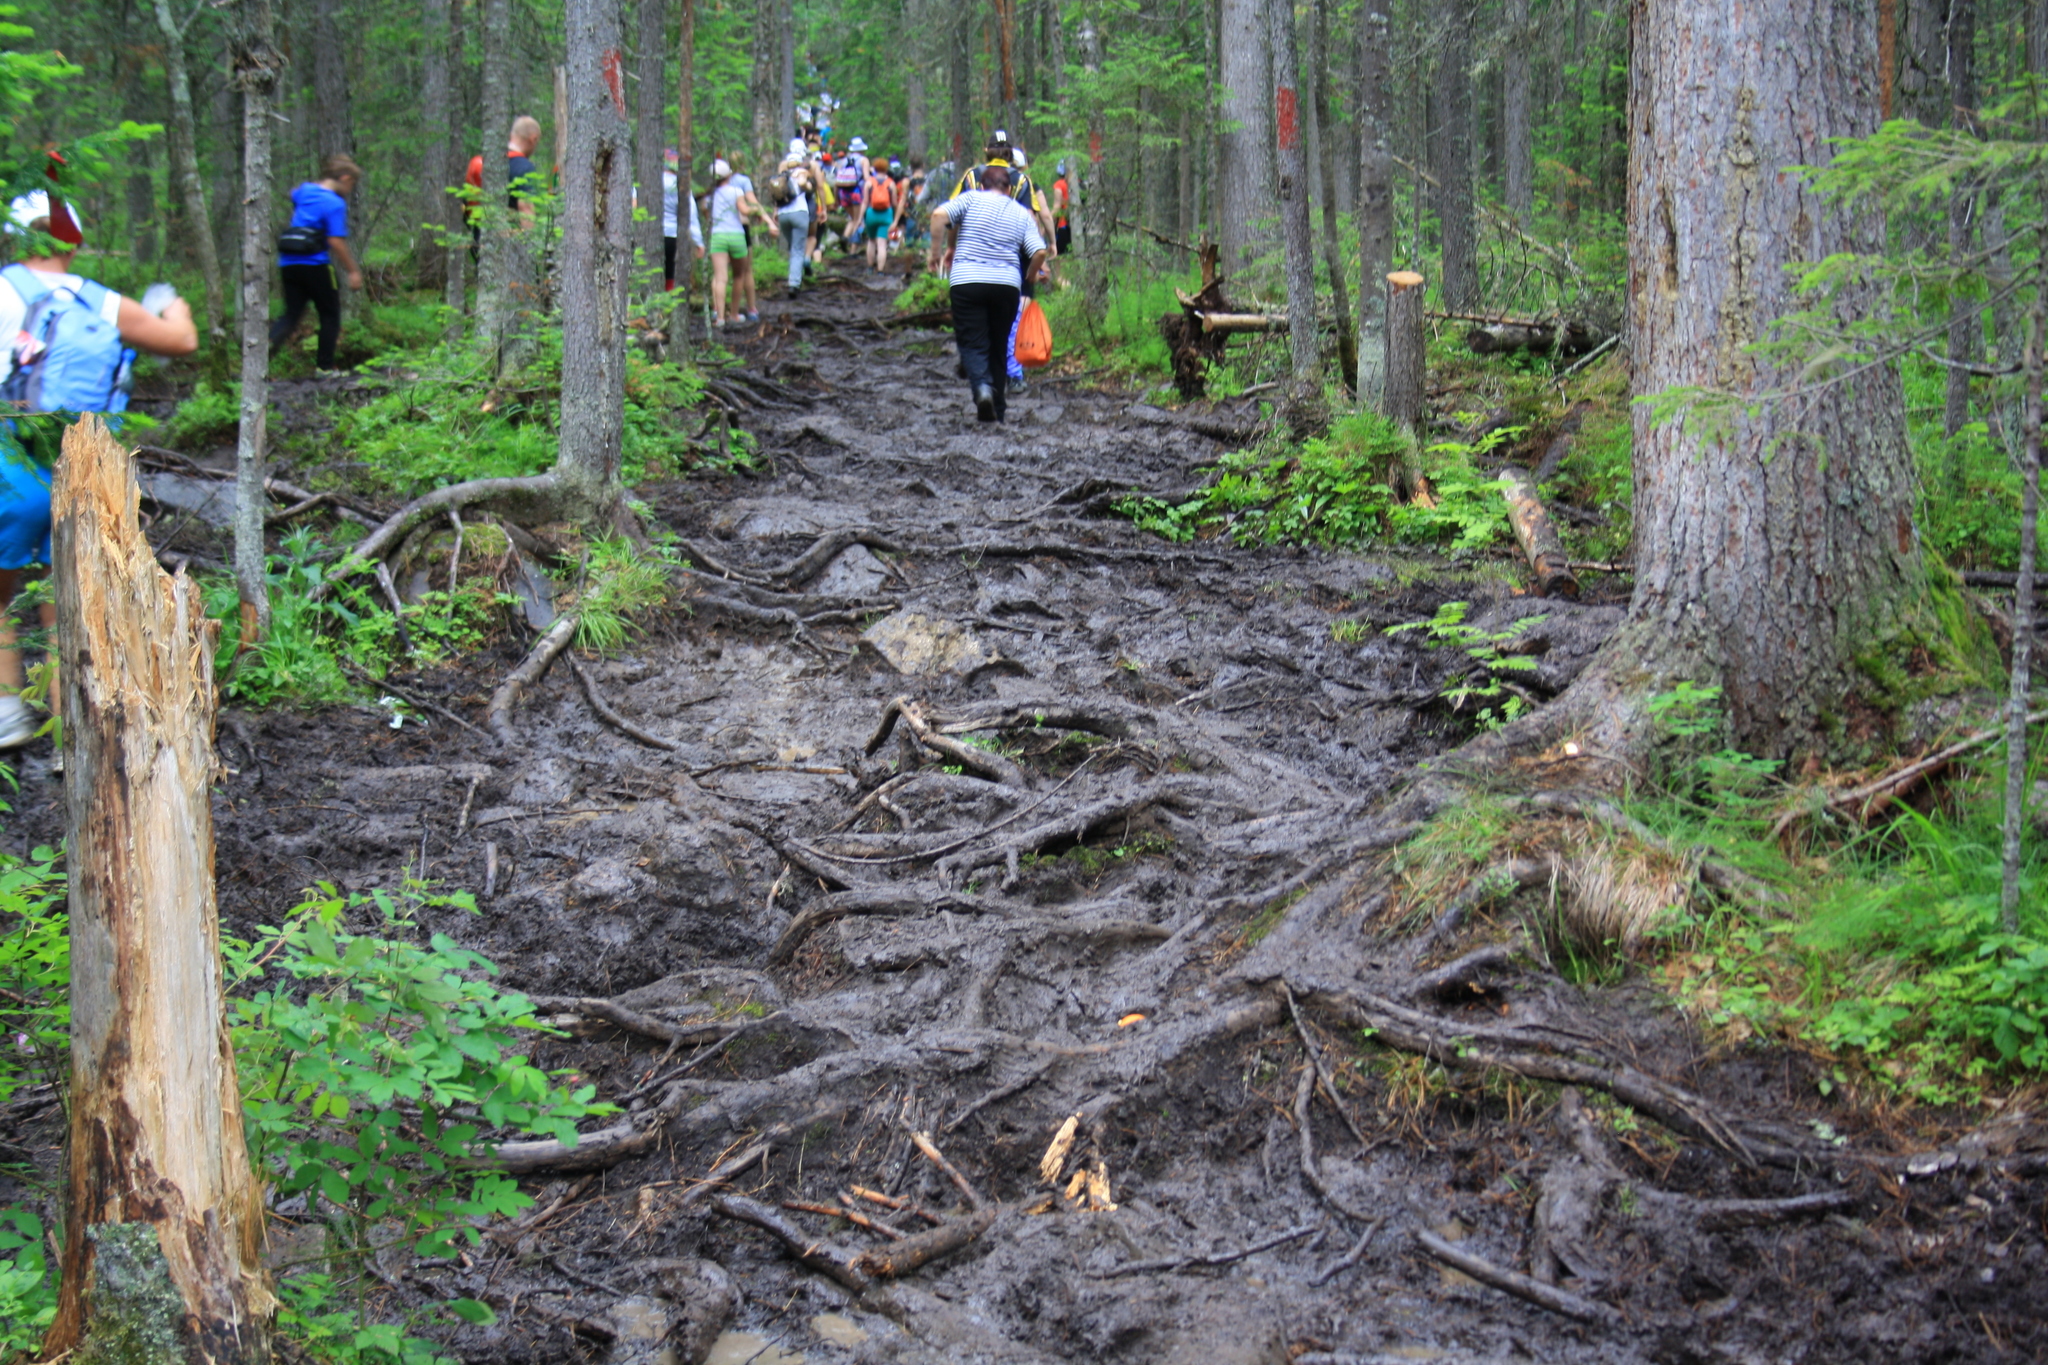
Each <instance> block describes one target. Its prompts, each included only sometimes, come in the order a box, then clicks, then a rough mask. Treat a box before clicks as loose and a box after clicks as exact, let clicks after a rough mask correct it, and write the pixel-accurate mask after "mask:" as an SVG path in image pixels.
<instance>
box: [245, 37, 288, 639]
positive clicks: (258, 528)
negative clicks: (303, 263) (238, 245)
mask: <svg viewBox="0 0 2048 1365" xmlns="http://www.w3.org/2000/svg"><path fill="white" fill-rule="evenodd" d="M273 27H274V26H273V23H272V19H271V11H270V0H241V23H240V31H239V32H238V33H237V34H236V46H235V52H234V73H235V82H236V84H237V85H239V86H240V87H241V92H242V303H241V324H242V326H241V332H242V414H241V415H242V422H241V431H240V434H239V435H238V436H237V438H236V442H235V590H236V592H237V594H238V595H239V596H240V598H241V610H242V636H241V638H242V647H243V648H245V649H246V648H248V647H249V646H251V645H253V644H255V643H256V642H257V641H259V640H261V639H262V638H263V637H264V636H266V635H268V634H269V633H270V587H269V578H268V571H269V567H270V566H269V563H268V560H267V556H266V553H265V549H264V543H263V509H264V494H263V479H264V471H263V466H264V461H265V458H266V452H267V448H268V440H269V421H270V272H271V269H272V265H273V263H274V261H275V260H276V254H277V248H276V241H275V239H274V238H273V237H272V235H271V226H270V126H271V118H270V103H271V99H272V97H273V96H274V95H275V94H276V92H277V85H278V73H279V72H281V71H282V70H283V69H284V57H283V56H282V55H281V54H280V53H279V52H278V50H277V47H276V44H275V41H274V38H273Z"/></svg>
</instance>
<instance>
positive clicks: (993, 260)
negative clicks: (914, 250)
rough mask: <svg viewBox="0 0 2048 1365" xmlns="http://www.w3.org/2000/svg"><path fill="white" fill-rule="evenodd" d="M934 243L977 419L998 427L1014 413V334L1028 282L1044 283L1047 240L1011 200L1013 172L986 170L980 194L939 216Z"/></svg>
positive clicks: (936, 216)
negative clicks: (1010, 358) (1010, 363)
mask: <svg viewBox="0 0 2048 1365" xmlns="http://www.w3.org/2000/svg"><path fill="white" fill-rule="evenodd" d="M932 237H933V239H934V242H935V243H936V242H940V241H943V242H944V243H945V245H944V247H943V248H942V250H941V252H940V255H939V269H941V270H943V271H945V272H946V278H947V280H948V281H949V282H950V283H951V285H952V287H953V288H952V302H953V340H954V343H955V344H956V345H957V346H958V347H959V348H960V365H961V368H963V369H964V370H965V371H966V372H967V386H968V388H969V389H970V390H972V391H973V394H974V415H975V418H976V419H977V420H978V421H983V422H1000V421H1002V420H1003V417H1004V414H1005V413H1006V412H1007V411H1008V404H1007V403H1006V402H1005V390H1006V388H1007V387H1008V378H1009V376H1008V375H1007V374H1006V372H1005V371H1006V370H1007V368H1008V367H1007V366H1006V365H1005V363H1004V360H1005V354H1004V353H1005V350H1006V349H1007V347H1008V345H1009V337H1010V327H1011V324H1013V323H1014V322H1016V320H1017V308H1018V304H1019V300H1020V297H1021V295H1022V293H1023V288H1024V281H1025V279H1026V278H1027V277H1028V278H1031V279H1043V278H1045V274H1044V272H1045V237H1044V235H1043V234H1041V233H1040V232H1039V230H1038V222H1037V220H1036V219H1035V218H1034V217H1033V216H1032V214H1031V211H1030V210H1029V209H1027V208H1025V207H1024V206H1023V205H1022V204H1019V203H1018V202H1017V201H1016V200H1015V199H1012V198H1011V197H1010V168H1009V167H1008V166H987V167H984V168H983V169H982V172H981V188H980V189H978V190H972V191H969V192H968V193H966V194H962V195H959V196H957V197H955V198H954V199H952V200H951V201H950V202H948V203H945V204H942V205H940V206H939V207H938V208H936V209H934V210H933V211H932ZM1020 262H1021V263H1022V265H1021V268H1020Z"/></svg>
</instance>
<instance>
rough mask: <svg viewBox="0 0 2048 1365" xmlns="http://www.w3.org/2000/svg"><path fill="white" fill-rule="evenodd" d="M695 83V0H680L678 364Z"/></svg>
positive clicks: (683, 349) (689, 278) (673, 347)
mask: <svg viewBox="0 0 2048 1365" xmlns="http://www.w3.org/2000/svg"><path fill="white" fill-rule="evenodd" d="M696 84H697V0H683V4H682V14H681V16H680V17H679V19H678V21H677V34H676V302H675V307H674V308H673V309H671V310H670V312H669V321H668V355H669V359H670V360H673V361H675V362H676V363H678V364H681V363H682V362H683V361H684V360H686V359H688V357H689V354H690V294H691V292H692V291H691V289H690V285H691V283H692V282H693V281H694V280H695V279H696V276H697V253H696V250H695V248H694V246H693V245H692V243H691V241H690V200H691V199H692V198H693V197H694V195H695V193H696V191H695V190H694V189H692V188H691V186H692V184H693V179H692V177H693V175H694V169H693V161H692V158H693V157H694V156H695V155H696V148H695V145H694V143H693V141H692V139H693V138H694V137H695V136H696V128H695V116H696Z"/></svg>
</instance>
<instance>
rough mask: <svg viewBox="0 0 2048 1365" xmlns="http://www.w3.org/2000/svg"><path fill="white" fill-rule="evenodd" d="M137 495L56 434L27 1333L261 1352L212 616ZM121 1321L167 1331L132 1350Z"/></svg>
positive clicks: (115, 456)
mask: <svg viewBox="0 0 2048 1365" xmlns="http://www.w3.org/2000/svg"><path fill="white" fill-rule="evenodd" d="M260 3H261V0H257V4H255V5H251V6H250V7H251V8H256V7H258V6H259V5H260ZM265 27H267V25H265ZM265 46H267V44H265ZM258 50H261V49H260V48H259V49H258ZM258 102H259V103H262V101H260V100H259V101H258ZM137 501H138V493H137V489H136V485H135V477H134V473H133V471H132V469H131V467H130V464H129V457H128V454H127V452H126V451H124V450H123V449H122V448H121V447H120V445H119V444H118V443H116V442H115V440H114V438H113V437H112V436H111V435H109V434H108V432H107V429H106V427H105V426H104V425H102V423H101V422H100V420H99V419H98V418H96V417H88V418H86V419H85V420H84V421H82V422H80V423H79V424H78V425H76V426H74V427H72V428H71V430H70V431H68V432H66V433H65V437H64V458H63V460H62V461H61V462H60V463H59V465H58V467H57V482H56V487H55V489H54V490H53V493H52V516H53V542H54V546H55V554H54V562H55V571H56V572H55V577H56V585H57V644H58V653H59V656H60V659H61V663H62V666H61V668H60V669H59V674H60V676H61V678H62V680H63V686H64V689H65V692H64V707H63V714H64V718H65V720H66V722H67V726H66V734H65V756H66V764H65V772H64V796H65V808H66V836H67V846H68V848H69V850H70V856H69V858H68V859H67V866H68V867H69V869H70V905H69V909H70V916H71V948H72V951H71V1092H70V1095H69V1105H70V1110H71V1140H70V1178H69V1183H68V1187H67V1198H66V1200H65V1205H66V1207H65V1221H64V1256H63V1282H62V1289H61V1297H60V1299H59V1305H58V1311H57V1319H56V1321H55V1323H54V1324H53V1325H52V1326H51V1328H50V1332H49V1335H48V1337H47V1338H46V1339H45V1341H44V1346H43V1349H44V1352H45V1354H46V1356H51V1355H61V1354H64V1353H69V1352H72V1351H77V1352H78V1353H79V1358H80V1359H81V1360H84V1359H103V1360H119V1361H128V1360H135V1361H144V1360H146V1361H148V1362H150V1365H156V1362H159V1361H162V1362H167V1363H168V1362H171V1361H177V1362H194V1363H196V1362H205V1363H206V1365H229V1363H230V1362H234V1363H236V1365H241V1363H242V1362H247V1363H248V1365H260V1363H261V1362H265V1361H267V1360H269V1358H270V1324H271V1318H272V1315H273V1313H274V1312H275V1302H274V1300H273V1299H272V1298H271V1295H270V1288H269V1285H268V1282H267V1279H266V1277H265V1274H264V1271H263V1264H262V1249H263V1202H262V1189H261V1186H260V1185H259V1184H258V1183H257V1180H256V1178H255V1174H254V1172H252V1171H251V1170H250V1166H249V1152H248V1148H247V1146H246V1145H245V1144H244V1142H243V1138H242V1102H241V1096H240V1092H239V1090H238V1089H237V1086H236V1082H235V1061H234V1054H233V1052H232V1051H231V1050H230V1048H229V1046H228V1034H227V1020H226V1016H225V1010H224V1005H223V1000H222V989H221V973H220V945H219V938H218V935H219V925H218V922H217V920H216V918H215V913H214V873H213V806H212V785H213V780H214V775H215V772H216V761H215V758H214V751H213V722H214V708H215V696H214V685H213V644H214V638H215V635H216V634H217V632H218V627H217V626H216V625H215V624H214V623H213V622H212V621H209V620H208V619H207V616H206V608H205V605H204V603H203V602H202V601H201V600H200V599H201V594H200V590H199V585H198V584H197V583H196V582H194V581H192V580H191V579H189V578H187V577H185V576H184V575H183V574H182V573H181V574H180V575H178V576H177V577H176V578H172V577H171V576H170V575H168V574H166V573H164V572H163V571H162V570H161V569H159V568H158V567H157V564H156V556H155V553H154V551H152V550H151V549H150V545H149V541H148V539H147V538H146V537H145V536H144V535H143V533H142V528H141V526H140V524H139V522H138V518H137V516H136V512H137ZM124 1338H125V1340H124ZM138 1341H140V1342H151V1341H154V1342H161V1343H165V1348H162V1349H159V1350H158V1351H156V1352H154V1353H149V1354H144V1353H143V1352H140V1351H137V1350H136V1347H135V1343H136V1342H138Z"/></svg>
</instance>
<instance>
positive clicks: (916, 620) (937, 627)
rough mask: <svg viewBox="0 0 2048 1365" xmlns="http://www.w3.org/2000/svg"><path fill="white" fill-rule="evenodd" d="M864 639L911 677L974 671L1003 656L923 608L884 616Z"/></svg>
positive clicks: (892, 666) (868, 629)
mask: <svg viewBox="0 0 2048 1365" xmlns="http://www.w3.org/2000/svg"><path fill="white" fill-rule="evenodd" d="M861 638H862V639H863V640H865V641H867V642H868V643H869V644H870V645H873V646H874V648H875V651H876V652H877V653H878V654H880V655H881V656H882V657H883V658H884V659H887V660H888V661H889V666H890V667H891V668H893V669H895V670H896V671H897V672H898V673H902V674H906V675H908V676H910V677H922V676H925V675H929V674H933V673H972V672H973V671H974V670H975V669H977V668H984V667H986V666H988V665H989V664H992V663H994V662H995V661H996V660H997V659H998V658H1000V657H1001V656H1000V655H999V654H997V653H996V651H995V650H993V649H991V648H990V647H989V646H988V645H986V644H984V643H983V642H982V640H981V638H980V637H979V636H977V635H975V634H974V633H973V632H972V631H970V630H968V629H966V628H965V627H963V626H960V625H958V624H956V623H954V622H952V621H948V620H946V619H945V618H943V617H938V616H927V615H925V614H924V613H923V612H921V611H899V612H896V613H894V614H892V615H889V616H885V617H883V618H882V619H881V620H879V621H877V622H875V623H874V624H873V625H872V626H869V627H868V628H867V632H866V633H865V634H863V635H862V636H861Z"/></svg>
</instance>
